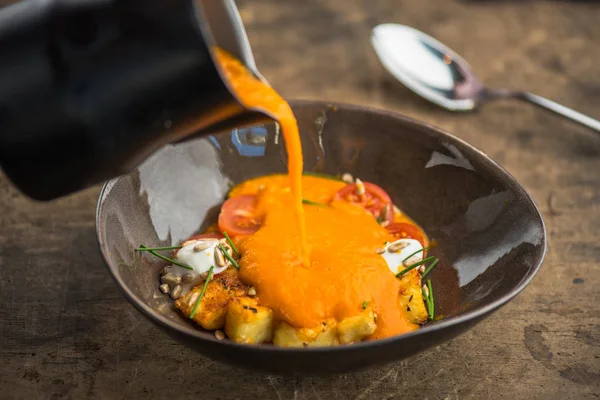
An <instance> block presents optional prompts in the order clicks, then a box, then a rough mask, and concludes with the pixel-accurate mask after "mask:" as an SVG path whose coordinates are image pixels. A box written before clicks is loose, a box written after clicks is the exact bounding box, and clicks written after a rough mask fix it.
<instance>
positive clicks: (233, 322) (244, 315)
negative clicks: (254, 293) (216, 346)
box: [225, 297, 273, 344]
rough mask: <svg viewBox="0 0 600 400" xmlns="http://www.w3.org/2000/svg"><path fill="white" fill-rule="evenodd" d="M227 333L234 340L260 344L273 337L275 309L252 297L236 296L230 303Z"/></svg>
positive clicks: (226, 323) (226, 325) (226, 322)
mask: <svg viewBox="0 0 600 400" xmlns="http://www.w3.org/2000/svg"><path fill="white" fill-rule="evenodd" d="M225 333H226V334H227V336H228V337H229V339H231V340H232V341H234V342H237V343H247V344H259V343H264V342H269V341H270V340H271V338H272V337H273V310H271V309H270V308H267V307H263V306H260V305H259V304H258V301H257V300H256V299H254V298H250V297H236V298H233V299H232V300H231V302H230V303H229V311H228V313H227V318H226V321H225Z"/></svg>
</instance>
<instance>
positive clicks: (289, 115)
mask: <svg viewBox="0 0 600 400" xmlns="http://www.w3.org/2000/svg"><path fill="white" fill-rule="evenodd" d="M215 55H216V58H217V61H218V64H219V65H220V66H221V67H222V70H223V72H224V73H225V79H226V80H227V82H228V83H229V84H230V85H231V89H232V90H233V92H234V93H235V94H236V96H237V97H238V99H239V100H240V101H241V102H242V104H243V105H244V106H245V107H246V108H249V109H255V110H260V111H262V112H265V113H267V114H268V115H269V116H271V117H272V118H273V119H275V120H276V121H277V122H278V123H279V126H280V127H281V132H282V134H283V139H284V141H285V148H286V151H287V156H288V175H289V180H290V188H291V191H292V202H291V204H290V206H291V207H292V209H293V210H294V218H295V221H296V224H295V228H296V230H297V232H298V242H299V246H298V247H299V248H300V257H301V260H302V263H303V265H304V266H309V263H310V259H309V251H308V245H307V241H306V224H305V221H304V209H303V208H302V169H303V160H302V147H301V145H300V134H299V132H298V123H297V122H296V117H295V116H294V113H293V112H292V108H291V107H290V105H289V104H288V103H287V102H286V101H285V100H284V99H283V98H282V97H281V96H280V95H279V94H278V93H277V92H276V91H275V90H274V89H273V88H271V87H270V86H268V85H266V84H265V83H263V82H262V81H260V80H258V79H257V78H256V77H254V75H252V74H251V73H250V72H249V71H248V70H247V69H246V67H244V65H243V64H242V63H241V62H240V61H239V60H237V59H236V58H235V57H233V56H232V55H231V54H229V53H227V52H226V51H224V50H223V49H220V48H216V49H215ZM295 237H296V236H295Z"/></svg>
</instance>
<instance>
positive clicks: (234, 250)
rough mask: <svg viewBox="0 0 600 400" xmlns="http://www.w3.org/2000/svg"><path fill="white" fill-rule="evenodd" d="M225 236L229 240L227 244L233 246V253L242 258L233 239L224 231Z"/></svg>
mask: <svg viewBox="0 0 600 400" xmlns="http://www.w3.org/2000/svg"><path fill="white" fill-rule="evenodd" d="M223 236H225V239H227V243H229V245H230V246H231V249H232V250H233V252H234V253H235V255H236V256H238V258H242V256H241V254H240V252H239V251H238V249H237V248H236V247H235V244H233V242H232V241H231V238H230V237H229V235H228V234H227V232H225V231H223Z"/></svg>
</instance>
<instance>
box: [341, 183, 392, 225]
mask: <svg viewBox="0 0 600 400" xmlns="http://www.w3.org/2000/svg"><path fill="white" fill-rule="evenodd" d="M363 185H364V187H365V193H364V194H363V195H362V196H361V195H359V194H358V192H357V189H356V183H351V184H349V185H346V186H344V187H343V188H342V189H340V190H339V191H338V192H337V193H336V194H335V196H334V198H333V199H334V200H342V201H347V202H349V203H354V204H358V205H360V206H361V207H362V208H364V209H365V210H367V211H368V212H370V213H371V214H373V216H374V217H375V218H380V217H383V216H385V217H386V220H387V221H391V220H393V218H394V209H393V206H392V200H391V199H390V196H388V194H387V193H386V192H385V190H383V189H382V188H380V187H379V186H377V185H375V184H374V183H369V182H363ZM381 222H383V221H381Z"/></svg>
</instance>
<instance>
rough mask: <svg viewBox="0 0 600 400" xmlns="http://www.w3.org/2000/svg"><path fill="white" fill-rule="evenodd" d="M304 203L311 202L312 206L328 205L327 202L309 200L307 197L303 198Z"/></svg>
mask: <svg viewBox="0 0 600 400" xmlns="http://www.w3.org/2000/svg"><path fill="white" fill-rule="evenodd" d="M302 203H304V204H310V205H311V206H321V207H327V204H323V203H317V202H316V201H312V200H307V199H302Z"/></svg>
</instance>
